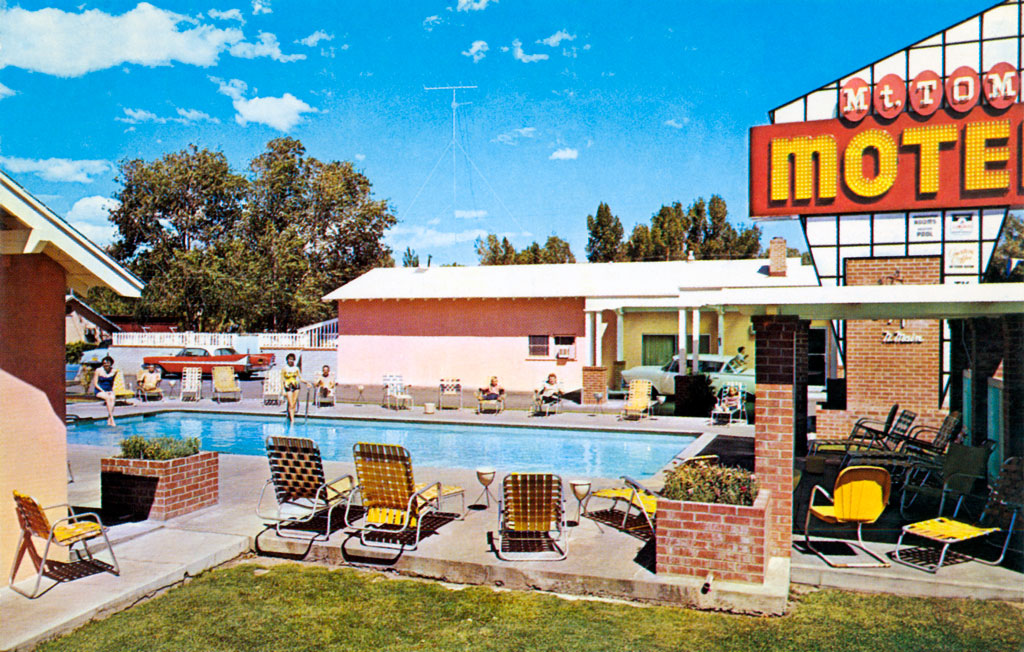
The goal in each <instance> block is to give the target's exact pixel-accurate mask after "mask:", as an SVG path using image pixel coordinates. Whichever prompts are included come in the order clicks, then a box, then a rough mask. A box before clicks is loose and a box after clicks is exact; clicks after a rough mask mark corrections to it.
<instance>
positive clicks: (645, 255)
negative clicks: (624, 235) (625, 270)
mask: <svg viewBox="0 0 1024 652" xmlns="http://www.w3.org/2000/svg"><path fill="white" fill-rule="evenodd" d="M624 256H625V259H626V260H631V261H634V262H642V261H645V260H655V259H656V256H655V241H654V239H653V238H652V236H651V229H650V228H648V227H647V225H646V224H637V225H636V226H634V227H633V232H632V233H631V234H630V235H629V240H627V241H626V244H625V254H624Z"/></svg>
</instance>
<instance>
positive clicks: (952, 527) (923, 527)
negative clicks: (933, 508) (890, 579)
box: [893, 457, 1024, 573]
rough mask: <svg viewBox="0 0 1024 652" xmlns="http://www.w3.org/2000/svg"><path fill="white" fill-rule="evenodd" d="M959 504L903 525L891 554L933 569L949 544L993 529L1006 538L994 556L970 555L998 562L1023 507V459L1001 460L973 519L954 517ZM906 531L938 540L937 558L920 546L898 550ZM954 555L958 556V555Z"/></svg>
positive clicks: (983, 535)
mask: <svg viewBox="0 0 1024 652" xmlns="http://www.w3.org/2000/svg"><path fill="white" fill-rule="evenodd" d="M961 504H962V503H961ZM961 504H958V505H957V510H956V511H955V512H953V515H952V516H951V517H949V518H947V517H944V516H941V515H940V516H938V517H936V518H933V519H929V520H927V521H919V522H917V523H911V524H909V525H904V526H903V531H902V532H901V533H900V538H899V541H897V542H896V549H895V550H894V551H893V558H894V559H895V560H896V561H897V562H899V563H901V564H904V565H906V566H912V567H914V568H917V569H920V570H923V571H926V572H928V573H937V572H938V571H939V569H940V568H942V565H943V564H944V563H945V561H946V559H947V555H948V553H949V547H950V546H952V545H953V544H960V543H965V542H967V541H972V540H974V539H981V538H987V537H988V536H990V535H993V534H996V533H997V532H1002V533H1004V534H1005V537H1006V538H1005V540H1004V541H1003V545H1002V546H1001V547H1000V548H998V549H999V555H998V557H996V558H995V559H992V560H988V559H981V558H979V557H976V556H975V557H971V559H972V560H973V561H977V562H980V563H982V564H988V565H989V566H998V565H999V564H1001V563H1002V561H1003V559H1004V558H1005V557H1006V551H1007V549H1008V548H1009V547H1010V542H1011V541H1012V539H1013V531H1014V528H1015V527H1018V525H1017V522H1018V521H1019V520H1020V518H1021V511H1022V509H1024V461H1022V459H1021V458H1019V457H1011V458H1010V459H1008V460H1006V461H1005V462H1004V463H1003V466H1002V468H1001V469H1000V470H999V476H998V477H997V478H996V481H995V484H993V485H992V488H991V490H990V492H989V495H988V500H987V501H986V503H985V509H984V511H983V512H982V515H981V518H980V519H979V520H978V521H977V523H969V522H967V521H965V520H960V519H958V518H957V516H958V514H959V512H960V507H961ZM908 534H910V535H913V536H916V537H921V538H923V539H927V540H928V541H930V542H933V543H936V544H938V545H939V546H940V549H939V550H938V560H935V555H934V552H935V551H929V550H926V549H921V548H913V549H904V550H901V549H900V548H901V546H902V545H903V538H904V537H905V536H906V535H908ZM958 557H960V556H959V555H958Z"/></svg>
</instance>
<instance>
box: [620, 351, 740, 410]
mask: <svg viewBox="0 0 1024 652" xmlns="http://www.w3.org/2000/svg"><path fill="white" fill-rule="evenodd" d="M732 360H733V356H729V355H717V354H714V353H701V354H700V356H699V358H698V362H697V370H698V371H699V372H700V373H702V374H707V375H708V376H709V377H710V378H711V386H712V387H713V388H714V390H715V393H716V394H717V393H718V391H719V390H720V389H721V388H722V385H724V384H725V383H737V382H738V383H742V384H743V388H744V390H745V391H746V393H747V397H748V399H750V398H753V396H754V394H755V392H756V387H755V386H756V380H755V377H754V368H753V367H746V368H738V367H739V365H737V364H736V363H733V362H732ZM692 365H693V358H692V357H690V359H689V361H688V364H687V369H686V370H687V372H689V370H690V369H691V368H692ZM678 375H679V356H677V355H674V356H672V359H671V360H669V361H668V362H666V363H665V364H663V365H643V366H639V367H631V368H629V369H626V370H625V371H623V372H622V382H623V383H624V384H626V385H628V384H629V381H631V380H634V379H637V378H643V379H645V380H649V381H651V384H652V385H654V390H655V391H656V392H658V393H659V394H665V395H666V396H672V395H674V394H675V393H676V376H678Z"/></svg>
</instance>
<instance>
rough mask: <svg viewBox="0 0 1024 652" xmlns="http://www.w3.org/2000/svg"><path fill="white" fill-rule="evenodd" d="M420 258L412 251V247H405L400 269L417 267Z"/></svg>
mask: <svg viewBox="0 0 1024 652" xmlns="http://www.w3.org/2000/svg"><path fill="white" fill-rule="evenodd" d="M419 266H420V257H419V256H417V255H416V252H415V251H413V250H412V247H406V248H405V253H404V254H402V267H419Z"/></svg>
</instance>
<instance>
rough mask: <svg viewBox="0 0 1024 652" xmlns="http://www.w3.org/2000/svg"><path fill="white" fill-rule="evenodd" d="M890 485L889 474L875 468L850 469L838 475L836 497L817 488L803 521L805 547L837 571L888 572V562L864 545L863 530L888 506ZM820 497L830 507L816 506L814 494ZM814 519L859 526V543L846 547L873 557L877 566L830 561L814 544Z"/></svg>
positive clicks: (813, 490)
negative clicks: (812, 519)
mask: <svg viewBox="0 0 1024 652" xmlns="http://www.w3.org/2000/svg"><path fill="white" fill-rule="evenodd" d="M890 488H891V481H890V478H889V472H888V471H886V470H885V469H883V468H879V467H876V466H848V467H846V468H845V469H843V470H842V471H840V473H839V477H838V478H837V479H836V484H835V488H834V489H833V491H832V494H833V495H831V496H830V495H829V493H828V491H826V490H825V489H824V488H823V487H822V486H821V485H814V489H812V490H811V497H810V500H809V501H808V506H807V518H806V519H805V520H804V544H805V545H806V546H807V548H808V549H809V550H810V551H811V552H813V553H814V554H816V555H818V557H820V558H821V560H822V561H824V562H825V563H826V564H828V565H829V566H832V567H834V568H888V567H889V562H887V561H886V560H885V559H884V558H883V557H881V556H880V555H878V554H876V553H874V552H872V551H871V550H869V549H868V548H867V546H865V545H864V538H863V528H864V524H865V523H868V524H870V523H874V522H875V521H877V520H878V517H879V516H881V515H882V512H884V511H885V508H886V506H887V505H888V504H889V492H890ZM818 493H821V494H823V495H824V496H825V497H826V498H828V499H829V500H831V501H832V504H831V505H815V504H814V496H815V494H818ZM811 516H814V517H815V518H818V519H820V520H822V521H824V522H826V523H832V524H842V523H856V524H857V542H856V543H854V542H853V541H846V542H845V543H847V544H849V545H851V546H853V547H855V548H858V549H860V550H861V551H863V552H865V553H867V554H868V555H870V556H871V557H873V558H874V559H875V560H876V562H874V563H872V562H864V563H859V562H853V563H845V564H844V563H839V562H836V561H833V560H832V559H830V558H829V557H828V556H827V555H825V553H823V552H821V551H820V550H818V549H817V548H815V547H814V544H813V543H811V535H810V525H811Z"/></svg>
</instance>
